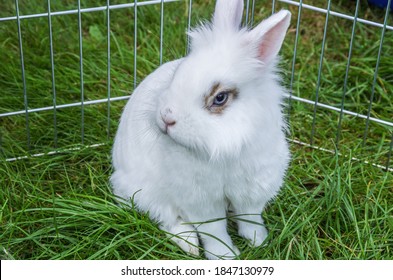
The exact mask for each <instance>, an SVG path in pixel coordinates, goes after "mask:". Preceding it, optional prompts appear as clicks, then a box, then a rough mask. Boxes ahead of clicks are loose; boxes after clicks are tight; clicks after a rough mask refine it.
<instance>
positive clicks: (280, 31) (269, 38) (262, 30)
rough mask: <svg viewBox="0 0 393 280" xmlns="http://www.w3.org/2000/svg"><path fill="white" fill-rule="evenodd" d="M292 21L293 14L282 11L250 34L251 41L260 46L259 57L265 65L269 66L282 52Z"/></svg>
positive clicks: (263, 22)
mask: <svg viewBox="0 0 393 280" xmlns="http://www.w3.org/2000/svg"><path fill="white" fill-rule="evenodd" d="M290 21H291V13H290V12H289V11H287V10H282V11H280V12H278V13H276V14H274V15H272V16H270V17H269V18H267V19H265V20H264V21H262V22H261V23H260V24H259V25H258V26H257V27H255V28H254V29H253V30H251V31H250V32H249V36H250V37H251V41H253V42H254V43H257V44H258V57H259V59H260V60H262V61H263V62H264V63H265V64H269V63H270V62H271V61H272V60H273V59H274V58H275V57H276V56H277V54H278V52H279V51H280V49H281V45H282V43H283V41H284V38H285V35H286V33H287V29H288V27H289V23H290Z"/></svg>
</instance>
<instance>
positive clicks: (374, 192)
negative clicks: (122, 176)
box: [0, 0, 393, 259]
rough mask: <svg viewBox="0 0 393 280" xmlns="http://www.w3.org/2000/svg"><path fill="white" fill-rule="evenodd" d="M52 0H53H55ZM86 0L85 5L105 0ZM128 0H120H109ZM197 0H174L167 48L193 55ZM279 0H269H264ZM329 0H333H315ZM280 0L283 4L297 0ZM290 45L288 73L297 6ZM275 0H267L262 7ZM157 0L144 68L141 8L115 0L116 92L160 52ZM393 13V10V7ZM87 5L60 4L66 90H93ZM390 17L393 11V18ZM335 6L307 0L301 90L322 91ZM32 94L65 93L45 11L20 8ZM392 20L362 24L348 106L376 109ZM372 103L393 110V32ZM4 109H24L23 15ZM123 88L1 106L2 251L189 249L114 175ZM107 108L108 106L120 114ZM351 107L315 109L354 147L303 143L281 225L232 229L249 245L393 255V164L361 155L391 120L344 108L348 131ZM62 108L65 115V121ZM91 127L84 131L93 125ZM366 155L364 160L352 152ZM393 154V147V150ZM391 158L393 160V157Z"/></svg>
mask: <svg viewBox="0 0 393 280" xmlns="http://www.w3.org/2000/svg"><path fill="white" fill-rule="evenodd" d="M44 2H45V1H40V2H37V3H36V2H35V1H21V3H20V7H19V8H20V13H21V14H22V15H23V14H30V13H40V12H45V11H46V3H44ZM52 2H53V1H52ZM54 2H56V3H53V4H52V11H61V10H66V9H75V8H76V3H75V2H76V1H54ZM86 2H88V4H87V3H85V1H82V7H93V6H97V5H98V6H100V5H105V4H106V1H98V0H96V1H86ZM123 2H126V1H120V0H119V1H111V4H117V3H123ZM186 2H188V1H183V2H181V3H170V4H167V5H165V27H164V31H165V33H164V41H163V42H164V48H163V60H164V61H168V60H172V59H174V58H176V57H180V56H182V55H184V53H185V52H186V38H185V36H183V34H184V30H185V29H186V27H187V6H186ZM267 2H269V1H266V3H267ZM304 2H305V3H306V2H307V4H310V2H311V3H314V4H315V5H317V6H319V7H323V8H326V7H325V6H324V5H325V4H321V1H316V0H315V1H304ZM323 2H324V1H323ZM12 3H13V1H10V2H7V3H6V4H3V3H2V4H0V17H5V16H12V15H14V14H15V7H14V6H13V5H12ZM286 7H287V6H285V5H282V4H281V5H280V4H279V3H277V9H280V8H286ZM354 8H355V4H354V1H341V2H340V1H334V4H333V6H332V9H333V10H335V11H339V12H344V13H348V14H353V13H354V12H353V11H354ZM212 10H213V5H212V3H211V1H205V0H201V1H195V5H194V6H193V23H196V22H197V21H198V19H205V18H208V17H209V14H210V13H211V12H212ZM291 10H292V12H293V25H292V26H293V28H291V30H290V31H289V33H288V37H287V39H286V42H285V45H284V47H283V51H282V56H283V62H282V65H283V70H284V82H285V83H286V84H287V85H288V86H290V78H291V71H290V70H291V61H292V56H293V43H294V39H295V32H296V29H295V23H296V18H297V8H295V7H292V8H291ZM270 11H271V4H266V5H264V4H263V3H259V2H258V1H257V9H256V15H255V21H258V20H260V19H262V18H263V17H265V16H266V15H267V14H268V13H269V12H270ZM159 12H160V7H159V5H158V6H154V7H153V6H144V7H140V8H138V22H139V23H138V49H137V52H138V58H137V63H138V68H137V72H135V71H134V68H133V62H134V49H133V45H134V26H133V17H134V13H133V9H132V8H131V9H119V10H112V11H111V33H110V38H111V56H110V59H111V72H110V77H111V78H110V95H111V96H112V97H117V96H123V95H125V94H127V93H129V92H131V91H132V89H133V88H134V84H133V81H134V75H136V80H137V82H139V81H141V80H142V79H143V77H144V76H146V74H148V73H149V72H150V71H152V70H153V69H154V68H155V67H156V66H157V65H158V64H159V39H160V38H159V23H160V18H159ZM360 17H363V18H367V19H370V20H374V21H378V22H382V21H383V11H379V10H376V9H370V8H368V7H367V5H366V4H365V3H363V2H362V6H361V9H360ZM391 18H392V17H391ZM77 19H78V17H77V15H75V14H74V15H64V16H55V17H53V18H52V24H53V42H54V43H53V47H54V54H55V55H54V62H55V69H54V72H55V78H56V80H55V82H56V96H57V100H56V103H57V104H58V105H59V104H67V103H73V102H79V101H80V99H81V93H80V92H81V91H80V88H81V85H80V70H79V69H80V68H79V67H80V65H79V41H78V38H79V37H78V22H77ZM392 22H393V21H392V19H390V21H389V24H390V25H392ZM324 23H325V16H324V15H323V14H318V13H315V12H311V11H307V10H303V14H302V21H301V27H300V31H301V35H300V37H299V45H298V50H297V51H298V53H297V60H296V64H295V76H294V82H293V94H294V95H295V96H299V97H302V98H307V99H311V100H313V99H315V95H316V88H317V80H318V67H319V59H320V52H321V48H322V37H323V26H324ZM82 27H83V29H82V34H83V57H84V64H83V67H84V76H83V78H84V84H83V90H84V93H85V97H84V98H85V100H95V99H103V98H106V97H107V96H108V86H107V85H108V81H107V71H106V69H107V68H106V67H107V66H106V63H107V50H106V47H107V37H106V36H107V33H106V32H107V30H106V15H105V12H104V11H101V12H94V13H85V14H82ZM21 28H22V39H23V48H24V60H25V61H24V62H25V69H26V91H27V93H28V99H27V101H28V106H29V108H39V107H43V106H52V105H53V88H52V80H51V65H50V48H49V39H48V38H49V29H48V19H47V18H44V17H43V18H35V19H29V20H22V21H21ZM351 28H352V22H351V21H347V20H344V19H338V18H335V17H331V18H330V19H329V32H328V34H327V40H326V46H325V58H324V60H323V65H322V75H321V79H320V87H319V100H320V101H321V102H324V103H326V104H328V105H332V106H337V107H339V106H340V104H341V99H342V93H343V80H344V76H345V69H346V63H347V56H348V47H349V40H350V35H351ZM380 32H381V30H380V29H379V28H376V27H369V26H366V25H357V27H356V34H355V41H354V50H353V54H352V55H353V56H352V62H351V70H350V75H349V77H348V92H347V94H346V96H345V109H347V110H352V111H356V112H359V113H362V114H367V109H368V102H369V100H370V94H371V89H372V87H371V85H372V81H373V78H374V76H373V75H374V70H375V65H376V57H377V53H378V50H379V38H380ZM382 54H383V56H382V59H381V62H380V66H379V72H378V73H379V75H378V77H377V83H376V85H375V95H374V98H373V106H372V110H371V116H373V117H376V118H380V119H383V120H390V121H391V116H392V115H393V99H392V97H391V94H392V92H393V72H392V70H391V69H393V59H392V57H393V33H392V32H391V31H388V32H387V33H386V37H385V40H384V45H383V49H382ZM0 60H1V61H2V65H1V67H0V88H1V91H2V92H3V93H2V94H1V95H0V114H1V113H3V112H9V111H15V110H24V99H23V84H22V80H21V70H20V60H19V47H18V36H17V25H16V22H15V21H6V22H0ZM123 106H124V101H119V102H113V103H111V104H110V107H109V110H108V106H107V104H106V103H103V104H98V105H86V106H85V107H84V123H85V125H84V127H83V128H82V125H81V118H82V117H81V108H80V107H73V108H67V109H58V110H56V112H54V111H53V110H50V111H45V112H40V113H32V114H29V118H28V124H29V125H28V126H29V134H30V137H29V138H30V141H29V140H28V137H27V133H26V131H27V129H26V118H25V115H24V114H22V115H17V116H12V117H4V118H0V144H1V145H0V148H1V152H0V157H1V158H0V184H1V189H0V202H1V203H0V211H1V212H0V258H5V259H189V258H191V257H190V256H187V255H186V254H184V253H183V252H182V251H181V250H180V249H178V248H177V247H176V246H174V245H173V244H172V243H170V242H169V241H168V240H167V238H166V236H165V234H164V233H162V232H161V231H159V230H158V229H157V226H156V225H155V224H153V223H151V222H150V221H149V219H148V218H147V216H145V215H141V214H139V213H137V212H135V211H134V210H132V209H131V210H130V209H129V208H121V207H118V206H117V205H116V204H115V203H114V199H113V196H112V195H111V193H110V189H109V185H108V177H109V175H110V172H111V167H110V147H111V139H112V138H113V135H114V132H115V130H116V126H117V120H118V118H119V116H120V113H121V108H122V107H123ZM313 110H314V108H313V106H310V105H305V104H303V103H299V102H296V101H292V102H291V107H290V110H288V113H289V119H290V123H291V136H290V137H291V138H292V139H295V140H299V141H304V142H307V143H309V142H310V138H311V130H312V123H313V113H314V111H313ZM108 117H109V118H108ZM338 119H339V113H335V112H331V111H329V110H325V109H318V110H316V118H315V123H316V126H315V135H314V139H313V141H314V144H316V145H318V146H321V147H324V148H327V149H331V150H335V149H336V148H338V149H339V150H340V152H341V153H342V154H344V155H346V156H335V155H332V154H330V153H326V152H323V151H319V150H314V149H308V148H304V147H302V146H298V145H295V144H293V145H292V146H291V149H292V152H293V160H292V164H291V168H290V171H289V173H288V176H287V180H286V183H285V187H284V188H283V190H282V192H281V193H280V195H279V197H278V198H277V200H275V201H274V202H273V203H272V204H271V205H270V206H269V208H268V209H267V211H266V212H265V213H264V217H265V221H266V223H267V227H268V228H269V229H270V235H269V237H268V240H267V246H266V247H263V248H256V249H252V248H249V246H248V245H247V243H246V242H245V241H244V240H242V239H241V238H239V237H237V236H236V228H235V226H234V223H233V222H231V223H230V232H231V234H232V236H233V237H234V240H235V243H236V244H237V245H238V247H239V248H240V250H241V251H242V255H241V256H240V258H241V259H393V252H392V249H391V248H393V206H392V205H393V183H392V182H393V175H392V173H391V172H385V171H383V170H381V169H379V168H376V167H373V166H371V165H370V164H364V163H363V162H362V161H363V160H369V161H371V162H374V163H377V164H382V165H386V163H387V160H388V153H389V145H390V143H391V142H390V141H391V137H392V128H391V127H390V128H389V127H387V126H383V125H379V124H374V123H372V124H370V127H369V131H368V135H367V140H366V142H365V145H363V135H364V131H365V121H364V120H361V119H358V118H354V117H349V116H344V118H343V120H342V129H341V130H339V131H340V139H339V141H336V135H337V131H338V129H337V128H338ZM55 122H56V128H55V127H54V123H55ZM82 129H83V130H84V133H83V136H82V134H81V131H82ZM82 138H83V143H84V144H88V145H89V144H96V143H104V145H103V146H100V147H96V148H89V149H83V148H82V149H80V150H73V151H68V152H64V153H60V154H56V155H50V156H42V157H35V158H30V159H27V160H19V161H14V162H6V161H5V160H4V159H5V158H10V157H15V156H20V155H25V154H28V153H41V152H47V151H51V150H54V149H56V147H57V148H70V147H75V146H78V145H79V144H80V143H81V142H82ZM351 157H357V158H359V159H361V161H351V160H350V158H351ZM392 161H393V160H392ZM390 166H392V164H390Z"/></svg>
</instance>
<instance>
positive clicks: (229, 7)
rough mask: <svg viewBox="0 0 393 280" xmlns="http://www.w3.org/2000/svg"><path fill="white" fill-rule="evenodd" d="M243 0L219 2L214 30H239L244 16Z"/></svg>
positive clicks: (215, 12)
mask: <svg viewBox="0 0 393 280" xmlns="http://www.w3.org/2000/svg"><path fill="white" fill-rule="evenodd" d="M243 6H244V3H243V0H217V3H216V9H215V11H214V16H213V26H214V28H216V29H217V28H218V29H224V30H228V29H230V30H236V31H237V30H239V28H240V24H241V21H242V16H243Z"/></svg>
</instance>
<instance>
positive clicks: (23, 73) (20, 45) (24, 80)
mask: <svg viewBox="0 0 393 280" xmlns="http://www.w3.org/2000/svg"><path fill="white" fill-rule="evenodd" d="M15 9H16V23H17V26H18V42H19V55H20V68H21V75H22V83H23V99H24V100H23V101H24V107H25V123H26V137H27V150H28V151H30V150H31V138H30V122H29V112H28V100H27V88H26V73H25V59H24V55H23V43H22V30H21V26H20V25H21V24H20V13H19V1H18V0H15Z"/></svg>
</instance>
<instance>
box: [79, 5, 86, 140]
mask: <svg viewBox="0 0 393 280" xmlns="http://www.w3.org/2000/svg"><path fill="white" fill-rule="evenodd" d="M78 30H79V71H80V94H81V141H82V145H83V144H84V142H85V106H84V102H85V93H84V80H83V79H84V77H83V33H82V13H81V0H78Z"/></svg>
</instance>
